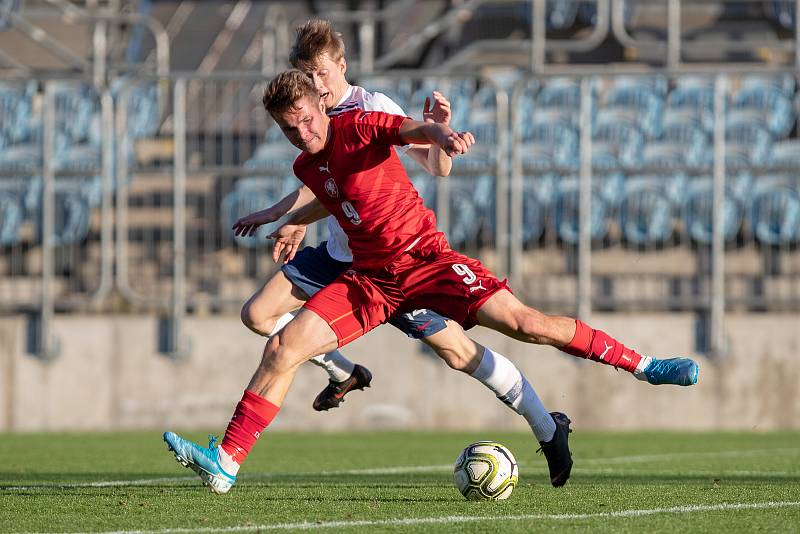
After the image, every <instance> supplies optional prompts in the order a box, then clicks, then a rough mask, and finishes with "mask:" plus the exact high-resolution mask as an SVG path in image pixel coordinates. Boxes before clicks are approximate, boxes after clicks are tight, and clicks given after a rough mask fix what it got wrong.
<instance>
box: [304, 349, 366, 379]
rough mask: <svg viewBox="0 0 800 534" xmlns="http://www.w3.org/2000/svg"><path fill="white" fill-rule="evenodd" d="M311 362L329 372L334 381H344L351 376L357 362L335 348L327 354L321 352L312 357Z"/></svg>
mask: <svg viewBox="0 0 800 534" xmlns="http://www.w3.org/2000/svg"><path fill="white" fill-rule="evenodd" d="M311 363H314V364H316V365H319V366H320V367H322V368H323V369H325V370H326V371H327V372H328V376H330V377H331V380H333V381H334V382H342V381H344V380H347V379H348V378H350V375H352V374H353V369H355V367H356V364H354V363H353V362H351V361H350V360H348V359H347V358H345V357H344V354H342V353H341V352H339V351H338V350H336V349H334V350H332V351H330V352H329V353H327V354H320V355H319V356H314V357H313V358H311Z"/></svg>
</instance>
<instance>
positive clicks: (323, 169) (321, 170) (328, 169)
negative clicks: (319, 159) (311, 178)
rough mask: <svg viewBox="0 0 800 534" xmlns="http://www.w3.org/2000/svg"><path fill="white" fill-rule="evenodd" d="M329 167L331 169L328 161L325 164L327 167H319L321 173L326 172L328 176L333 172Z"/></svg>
mask: <svg viewBox="0 0 800 534" xmlns="http://www.w3.org/2000/svg"><path fill="white" fill-rule="evenodd" d="M329 167H330V163H328V162H327V161H326V162H325V166H324V167H323V166H322V165H320V166H319V172H325V173H328V174H330V173H331V171H330V168H329Z"/></svg>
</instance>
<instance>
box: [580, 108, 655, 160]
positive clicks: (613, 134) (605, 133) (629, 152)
mask: <svg viewBox="0 0 800 534" xmlns="http://www.w3.org/2000/svg"><path fill="white" fill-rule="evenodd" d="M643 147H644V134H643V133H642V131H641V130H640V129H639V127H638V126H637V124H636V122H635V121H632V120H630V119H629V118H628V117H625V116H620V115H618V114H617V113H615V112H614V111H613V110H600V111H599V112H598V114H597V120H596V121H595V123H594V125H593V128H592V167H593V168H595V169H599V170H604V169H614V168H616V167H620V166H621V167H627V168H635V167H637V166H639V165H641V159H642V149H643Z"/></svg>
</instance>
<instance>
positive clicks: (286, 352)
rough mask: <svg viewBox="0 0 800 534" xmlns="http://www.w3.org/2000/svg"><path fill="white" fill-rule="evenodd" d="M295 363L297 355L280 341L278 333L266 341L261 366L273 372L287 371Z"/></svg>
mask: <svg viewBox="0 0 800 534" xmlns="http://www.w3.org/2000/svg"><path fill="white" fill-rule="evenodd" d="M296 365H297V355H296V353H295V351H293V350H292V349H291V347H289V346H287V345H286V344H285V343H281V336H280V334H276V335H274V336H272V337H271V338H270V339H269V341H267V346H266V347H265V349H264V355H263V356H262V358H261V368H262V369H263V370H265V371H270V372H271V373H275V374H284V373H287V372H289V371H290V370H291V369H292V368H293V367H294V366H296Z"/></svg>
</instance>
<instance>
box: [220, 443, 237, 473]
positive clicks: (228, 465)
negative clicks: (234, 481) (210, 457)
mask: <svg viewBox="0 0 800 534" xmlns="http://www.w3.org/2000/svg"><path fill="white" fill-rule="evenodd" d="M217 461H218V462H219V465H220V467H222V469H223V471H225V472H226V473H228V474H229V475H232V476H236V474H237V473H238V472H239V468H240V467H241V466H240V465H239V463H238V462H237V461H236V460H234V459H233V456H231V455H230V454H228V453H227V451H226V450H225V449H224V448H222V447H218V448H217Z"/></svg>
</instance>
